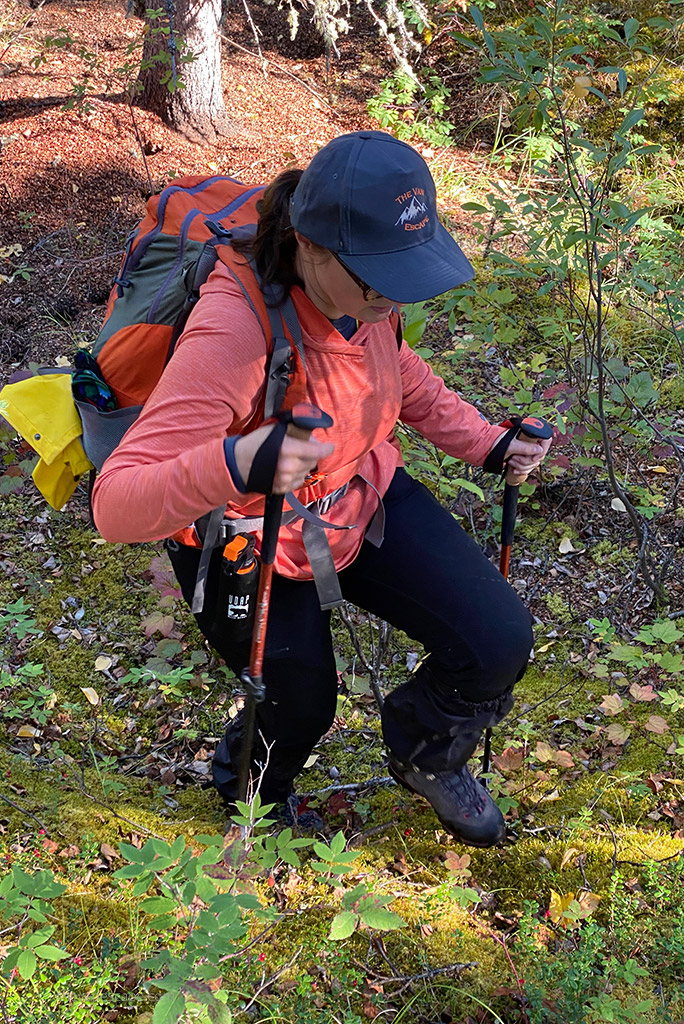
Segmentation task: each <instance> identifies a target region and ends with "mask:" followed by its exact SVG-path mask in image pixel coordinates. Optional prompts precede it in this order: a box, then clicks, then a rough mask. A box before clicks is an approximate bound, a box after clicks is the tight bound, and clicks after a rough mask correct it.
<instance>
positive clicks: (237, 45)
mask: <svg viewBox="0 0 684 1024" xmlns="http://www.w3.org/2000/svg"><path fill="white" fill-rule="evenodd" d="M221 39H222V40H223V42H224V43H230V45H231V46H234V47H235V49H236V50H240V52H241V53H246V54H247V56H248V57H253V58H254V59H255V60H262V61H264V62H265V63H266V64H272V65H273V67H274V68H278V71H282V73H283V74H284V75H288V76H289V77H290V78H292V79H294V81H295V82H298V83H299V84H300V85H303V86H304V88H305V89H308V90H309V92H310V93H311V95H312V96H315V97H316V99H317V100H319V101H320V102H321V103H323V104H324V105H325V106H326V107H327V108H328V110H329V111H331V113H332V114H334V116H335V117H339V116H340V115H339V114H338V112H337V111H336V110H335V108H334V107H333V106H331V105H330V103H328V101H327V100H324V99H323V97H322V96H321V94H320V93H318V92H316V90H315V89H313V88H312V87H311V86H310V85H308V84H307V82H305V81H304V79H303V78H297V76H296V75H293V74H292V72H291V71H288V70H287V68H284V67H283V65H282V64H278V62H277V61H275V60H273V58H272V57H264V56H263V55H262V56H261V58H260V57H259V55H258V54H256V53H253V52H252V51H251V50H248V49H247V47H246V46H241V45H240V43H236V42H235V40H234V39H229V38H228V36H224V35H223V34H222V35H221Z"/></svg>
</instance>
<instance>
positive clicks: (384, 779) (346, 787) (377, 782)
mask: <svg viewBox="0 0 684 1024" xmlns="http://www.w3.org/2000/svg"><path fill="white" fill-rule="evenodd" d="M390 782H394V779H393V778H392V777H391V776H390V775H383V776H378V777H377V778H375V779H364V780H363V781H362V782H345V783H343V784H341V785H333V786H324V787H323V789H317V790H315V791H314V792H313V793H311V794H310V795H311V796H320V795H321V794H322V793H345V792H349V791H350V790H352V789H372V788H373V787H374V786H388V785H389V784H390Z"/></svg>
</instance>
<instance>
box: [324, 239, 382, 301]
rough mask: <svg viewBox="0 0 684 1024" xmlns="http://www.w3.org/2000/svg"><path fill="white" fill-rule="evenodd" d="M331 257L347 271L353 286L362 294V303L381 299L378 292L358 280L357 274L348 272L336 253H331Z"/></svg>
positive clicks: (347, 268) (351, 271)
mask: <svg viewBox="0 0 684 1024" xmlns="http://www.w3.org/2000/svg"><path fill="white" fill-rule="evenodd" d="M331 252H332V250H331ZM332 255H333V256H334V257H335V259H336V260H337V262H338V263H339V265H340V266H341V267H342V269H343V270H346V271H347V273H348V274H349V276H350V277H351V279H352V281H353V282H354V284H355V285H357V286H358V287H359V288H360V289H361V291H362V292H363V301H364V302H372V301H373V300H374V299H381V298H382V297H383V296H382V292H378V291H376V290H375V288H371V286H370V285H369V284H366V282H365V281H364V280H363V278H360V277H359V276H358V274H355V273H354V271H353V270H350V269H349V267H348V266H347V264H346V263H345V262H344V260H341V259H340V257H339V256H338V255H337V253H336V252H333V253H332Z"/></svg>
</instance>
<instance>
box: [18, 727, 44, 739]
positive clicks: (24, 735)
mask: <svg viewBox="0 0 684 1024" xmlns="http://www.w3.org/2000/svg"><path fill="white" fill-rule="evenodd" d="M17 736H18V737H19V738H20V739H33V737H34V736H40V729H36V727H35V726H34V725H21V726H19V729H18V731H17Z"/></svg>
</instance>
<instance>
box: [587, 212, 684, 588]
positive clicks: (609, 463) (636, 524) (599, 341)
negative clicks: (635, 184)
mask: <svg viewBox="0 0 684 1024" xmlns="http://www.w3.org/2000/svg"><path fill="white" fill-rule="evenodd" d="M591 199H592V202H593V199H594V197H593V195H592V196H591ZM590 223H591V227H592V228H593V226H594V208H593V206H592V208H591V209H590ZM592 254H593V257H594V265H595V267H596V296H595V301H596V367H597V370H598V391H597V402H598V420H599V426H600V429H601V438H602V440H603V454H604V456H605V459H606V469H607V471H608V479H609V480H610V484H611V487H612V489H613V494H615V495H617V497H618V498H619V499H620V501H622V503H623V505H624V506H625V508H626V510H627V514H628V516H629V519H630V522H631V524H632V528H633V530H634V533H635V536H636V537H637V538H641V542H642V544H641V550H640V552H639V564H640V565H641V571H642V573H643V574H644V579H645V581H646V584H647V585H648V586H649V587H650V589H651V590H652V591H653V593H654V594H655V595H656V597H657V598H658V599H659V600H661V601H664V600H665V596H666V595H665V593H664V590H663V586H662V583H661V582H660V581H659V580H656V579H654V577H653V575H652V573H651V566H650V565H649V560H648V554H647V551H646V546H647V542H648V529H647V528H646V527H645V526H643V525H642V523H640V521H639V515H638V513H637V510H636V509H635V508H634V506H633V505H632V503H631V501H630V500H629V498H628V497H627V494H626V493H625V491H624V490H623V488H622V487H621V486H620V484H619V483H618V479H617V476H616V474H615V464H614V462H613V452H612V448H611V445H610V438H609V437H608V426H607V423H606V417H605V409H604V405H603V401H604V395H605V386H606V374H605V367H604V364H603V274H602V272H601V265H600V259H599V251H598V243H597V241H596V237H595V236H594V238H593V239H592Z"/></svg>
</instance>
